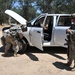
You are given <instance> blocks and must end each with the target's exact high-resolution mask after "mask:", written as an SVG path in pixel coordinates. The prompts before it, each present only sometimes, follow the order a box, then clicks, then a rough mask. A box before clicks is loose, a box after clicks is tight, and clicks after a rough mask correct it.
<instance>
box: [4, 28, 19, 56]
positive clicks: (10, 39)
mask: <svg viewBox="0 0 75 75" xmlns="http://www.w3.org/2000/svg"><path fill="white" fill-rule="evenodd" d="M12 29H13V27H12V28H10V29H9V31H7V34H6V36H5V55H6V54H7V53H8V50H9V49H10V47H11V46H12V48H13V50H14V56H17V52H18V51H19V45H18V40H17V39H16V35H17V34H16V32H14V34H13V31H10V30H12Z"/></svg>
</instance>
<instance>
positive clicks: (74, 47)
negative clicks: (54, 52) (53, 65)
mask: <svg viewBox="0 0 75 75" xmlns="http://www.w3.org/2000/svg"><path fill="white" fill-rule="evenodd" d="M69 37H70V40H69V42H68V45H69V62H70V63H71V64H72V61H73V60H74V67H75V30H72V31H71V32H70V33H69Z"/></svg>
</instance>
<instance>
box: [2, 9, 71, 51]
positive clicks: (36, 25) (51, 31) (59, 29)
mask: <svg viewBox="0 0 75 75" xmlns="http://www.w3.org/2000/svg"><path fill="white" fill-rule="evenodd" d="M5 13H6V14H8V15H10V16H11V17H13V18H14V19H15V20H17V21H18V22H19V23H20V24H21V25H24V26H26V28H27V30H26V31H25V32H22V34H23V39H25V40H24V41H25V42H26V44H27V43H28V44H29V45H30V46H35V47H37V48H39V49H40V50H43V46H46V47H47V46H63V47H65V45H64V44H65V43H66V41H65V38H66V36H67V35H66V29H67V28H69V27H70V25H71V14H48V13H44V14H41V15H39V16H38V17H36V18H35V19H33V20H31V21H29V22H28V21H27V20H26V19H24V18H22V17H21V16H20V15H18V14H17V13H15V12H14V11H11V10H6V11H5ZM16 25H17V24H16ZM3 36H4V35H3Z"/></svg>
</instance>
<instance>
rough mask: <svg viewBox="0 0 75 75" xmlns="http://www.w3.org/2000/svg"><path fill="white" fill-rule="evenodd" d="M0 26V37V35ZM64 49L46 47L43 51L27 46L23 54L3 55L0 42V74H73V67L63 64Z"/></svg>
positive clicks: (65, 56) (65, 57) (0, 27)
mask: <svg viewBox="0 0 75 75" xmlns="http://www.w3.org/2000/svg"><path fill="white" fill-rule="evenodd" d="M1 30H2V26H0V38H1V36H2V32H1ZM66 59H67V55H66V49H65V48H62V47H48V48H44V51H43V52H42V51H40V50H39V49H37V48H34V47H29V48H28V49H27V51H26V53H25V54H22V55H21V54H19V56H18V57H13V55H12V53H10V55H9V56H7V57H5V56H4V47H3V46H2V45H1V42H0V75H75V72H71V71H70V69H71V67H73V64H72V66H71V67H67V66H65V65H64V64H63V63H66V62H67V60H66Z"/></svg>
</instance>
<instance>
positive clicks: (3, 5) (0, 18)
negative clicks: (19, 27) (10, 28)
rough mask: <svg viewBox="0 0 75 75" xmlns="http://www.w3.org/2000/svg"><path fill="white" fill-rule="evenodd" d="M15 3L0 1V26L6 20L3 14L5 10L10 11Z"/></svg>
mask: <svg viewBox="0 0 75 75" xmlns="http://www.w3.org/2000/svg"><path fill="white" fill-rule="evenodd" d="M15 1H16V0H0V24H2V23H3V22H5V21H6V20H7V16H6V15H5V13H4V12H5V10H6V9H12V7H13V4H14V2H15Z"/></svg>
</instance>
